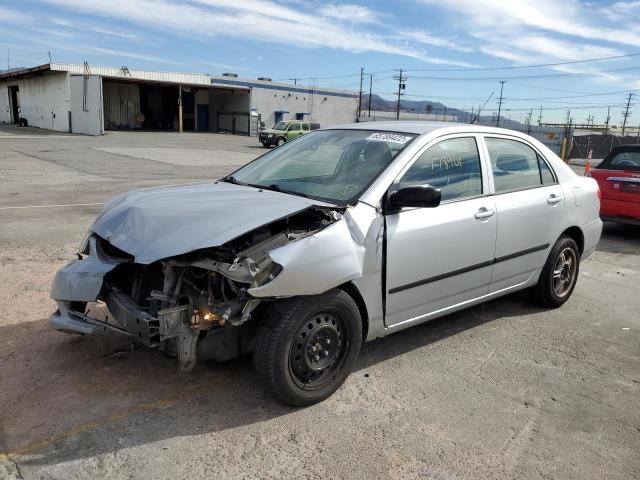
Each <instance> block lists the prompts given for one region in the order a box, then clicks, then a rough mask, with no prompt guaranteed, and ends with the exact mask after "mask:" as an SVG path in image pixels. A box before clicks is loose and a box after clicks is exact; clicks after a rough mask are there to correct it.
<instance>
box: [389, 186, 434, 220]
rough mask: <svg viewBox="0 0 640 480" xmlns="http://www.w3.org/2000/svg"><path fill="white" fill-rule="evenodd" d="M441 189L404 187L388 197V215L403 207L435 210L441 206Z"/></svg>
mask: <svg viewBox="0 0 640 480" xmlns="http://www.w3.org/2000/svg"><path fill="white" fill-rule="evenodd" d="M441 197H442V194H441V192H440V189H438V188H435V187H432V186H431V185H418V186H415V187H403V188H400V189H398V190H395V191H392V192H390V193H389V195H388V197H387V209H386V210H387V213H395V212H397V211H399V210H400V209H401V208H403V207H418V208H435V207H437V206H438V205H440V200H441Z"/></svg>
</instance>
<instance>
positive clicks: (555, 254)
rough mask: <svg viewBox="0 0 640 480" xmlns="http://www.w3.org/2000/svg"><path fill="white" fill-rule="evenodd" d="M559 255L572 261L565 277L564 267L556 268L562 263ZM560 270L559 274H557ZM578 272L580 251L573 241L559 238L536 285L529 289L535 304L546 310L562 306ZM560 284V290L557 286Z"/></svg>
mask: <svg viewBox="0 0 640 480" xmlns="http://www.w3.org/2000/svg"><path fill="white" fill-rule="evenodd" d="M561 255H565V258H568V257H569V256H570V257H571V259H572V267H569V268H568V272H567V275H566V276H565V272H566V268H567V267H566V266H563V267H562V268H558V267H559V265H560V264H561V263H563V262H562V258H561ZM560 270H562V271H561V272H560V273H558V272H559V271H560ZM579 271H580V250H579V248H578V245H577V244H576V242H575V240H574V239H573V238H571V237H569V236H567V235H563V236H561V237H560V238H559V239H558V241H557V242H556V243H555V245H554V246H553V248H552V249H551V252H549V257H548V258H547V261H546V263H545V264H544V268H543V269H542V272H541V273H540V278H539V279H538V284H537V285H536V286H535V287H533V288H532V289H531V293H532V295H533V297H534V299H535V300H536V302H537V303H539V304H540V305H542V306H543V307H547V308H558V307H560V306H561V305H563V304H564V303H565V302H566V301H567V300H569V297H571V294H572V293H573V289H574V288H575V286H576V282H577V281H578V273H579ZM560 284H562V288H558V286H559V285H560Z"/></svg>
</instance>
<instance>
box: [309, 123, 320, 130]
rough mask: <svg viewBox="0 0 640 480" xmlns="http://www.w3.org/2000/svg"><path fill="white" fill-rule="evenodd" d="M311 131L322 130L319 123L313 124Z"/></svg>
mask: <svg viewBox="0 0 640 480" xmlns="http://www.w3.org/2000/svg"><path fill="white" fill-rule="evenodd" d="M310 125H311V130H318V129H319V128H320V124H319V123H311V124H310Z"/></svg>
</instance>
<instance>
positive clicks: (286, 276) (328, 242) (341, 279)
mask: <svg viewBox="0 0 640 480" xmlns="http://www.w3.org/2000/svg"><path fill="white" fill-rule="evenodd" d="M364 254H365V247H364V245H358V244H357V243H356V242H354V240H353V239H352V237H351V234H350V232H349V227H348V225H347V221H346V220H345V218H344V217H343V218H342V219H340V220H338V221H337V222H335V223H334V224H332V225H330V226H328V227H327V228H325V229H324V230H322V231H320V232H318V233H316V234H315V235H312V236H310V237H307V238H303V239H302V240H298V241H297V242H294V243H290V244H288V245H285V246H283V247H280V248H278V249H276V250H274V251H272V252H271V253H270V254H269V256H270V257H271V259H272V260H273V261H274V262H275V263H277V264H279V265H281V266H282V271H281V272H280V273H279V274H278V275H277V276H276V278H274V279H273V280H272V281H270V282H269V283H267V284H266V285H263V286H260V287H255V288H251V289H249V293H250V294H251V295H253V296H254V297H258V298H263V297H287V296H295V295H316V294H320V293H323V292H326V291H327V290H330V289H331V288H334V287H337V286H338V285H341V284H343V283H345V282H348V281H351V280H354V279H356V278H360V277H362V270H363V267H362V266H363V261H364Z"/></svg>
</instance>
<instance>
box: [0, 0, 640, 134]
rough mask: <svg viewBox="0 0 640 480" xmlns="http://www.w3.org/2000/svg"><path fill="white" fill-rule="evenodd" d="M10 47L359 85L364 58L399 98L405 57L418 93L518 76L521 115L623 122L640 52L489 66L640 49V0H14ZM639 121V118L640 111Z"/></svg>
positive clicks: (508, 108) (19, 57) (3, 8)
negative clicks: (398, 77)
mask: <svg viewBox="0 0 640 480" xmlns="http://www.w3.org/2000/svg"><path fill="white" fill-rule="evenodd" d="M0 49H1V50H0V52H2V54H1V55H0V58H2V57H5V56H6V55H7V50H9V53H10V64H11V66H12V67H16V66H33V65H37V64H42V63H47V62H48V55H47V52H48V51H50V52H51V56H52V59H53V61H54V62H62V63H82V62H83V61H85V60H86V61H88V62H89V64H94V65H112V66H121V65H127V66H128V67H129V68H142V69H151V70H162V71H184V72H204V73H222V72H228V71H231V72H236V73H238V74H239V75H240V76H244V77H253V78H255V77H259V76H268V77H272V78H273V79H274V80H275V79H282V80H284V79H288V78H302V79H301V80H300V81H299V82H300V83H305V84H307V83H311V82H314V83H315V82H317V84H318V85H320V86H325V87H340V88H346V89H353V90H357V89H358V88H359V70H360V67H364V68H365V71H366V72H371V73H373V74H374V77H373V80H374V84H373V91H374V93H377V94H379V95H381V96H383V97H385V98H393V92H394V91H395V89H396V83H395V82H394V81H393V78H392V77H393V75H394V74H395V73H394V71H393V70H394V69H398V68H403V69H405V70H406V71H407V77H408V80H407V87H406V94H407V95H406V97H405V98H407V99H416V100H418V99H429V100H434V101H441V102H442V103H445V104H447V105H448V106H451V107H457V108H466V109H469V110H470V109H471V107H472V106H475V107H476V108H477V105H478V104H479V103H483V102H484V99H485V98H486V97H487V96H488V95H489V94H490V93H491V92H492V91H493V92H495V93H494V99H492V100H491V101H490V102H489V103H488V105H487V107H486V108H487V111H488V112H491V109H495V108H497V101H496V98H497V96H498V93H499V90H500V86H499V80H500V79H505V80H506V81H507V83H506V84H505V93H504V96H505V98H506V99H505V103H504V106H503V113H504V115H505V116H510V117H511V118H513V119H515V120H520V121H522V120H523V118H524V116H525V115H526V114H527V113H528V112H529V109H533V110H534V115H533V116H534V120H536V119H537V115H538V113H539V112H538V110H539V108H540V106H541V105H542V106H543V113H542V115H543V121H560V120H563V119H564V118H565V117H566V110H567V108H571V116H572V117H573V118H574V120H575V121H578V122H583V121H586V119H587V116H589V115H593V116H594V118H595V121H596V123H601V122H604V120H605V117H606V112H607V108H606V107H607V106H608V105H611V107H612V108H611V123H612V124H620V123H621V121H622V107H623V105H624V102H625V95H626V93H625V92H629V91H634V90H636V89H640V80H639V77H638V74H639V73H640V55H639V56H630V57H625V58H618V59H609V60H602V61H597V62H585V63H574V64H570V65H556V66H552V67H544V68H517V69H505V70H484V71H483V70H478V69H481V68H491V67H514V66H523V65H532V64H548V63H560V62H568V61H577V60H585V59H592V58H603V57H616V56H621V55H628V54H635V53H640V1H626V2H625V1H623V2H587V1H581V0H564V1H555V0H536V1H524V0H509V1H507V0H504V1H499V0H496V1H491V0H440V1H434V0H400V1H369V2H356V1H353V2H351V1H350V0H345V1H343V2H335V3H334V2H331V1H325V2H321V1H315V0H289V1H281V2H276V1H273V2H272V1H266V0H244V1H243V0H189V1H182V2H180V1H178V0H47V1H29V0H24V1H19V2H18V1H4V0H0ZM5 59H6V57H5ZM0 64H1V65H2V68H4V66H5V64H6V62H4V61H2V62H1V63H0ZM311 77H313V78H316V79H317V80H311V79H310V78H311ZM517 77H520V78H517ZM522 77H525V78H522ZM531 77H534V78H531ZM367 88H368V85H367ZM634 93H636V94H637V95H638V96H637V98H638V99H640V90H637V91H635V92H634ZM596 94H597V95H596ZM635 100H636V99H635V98H634V99H633V100H632V110H633V106H634V105H635V104H636V101H635ZM629 122H630V124H632V125H637V124H638V123H639V122H640V111H638V112H637V113H636V114H635V115H632V116H631V117H630V120H629Z"/></svg>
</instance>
